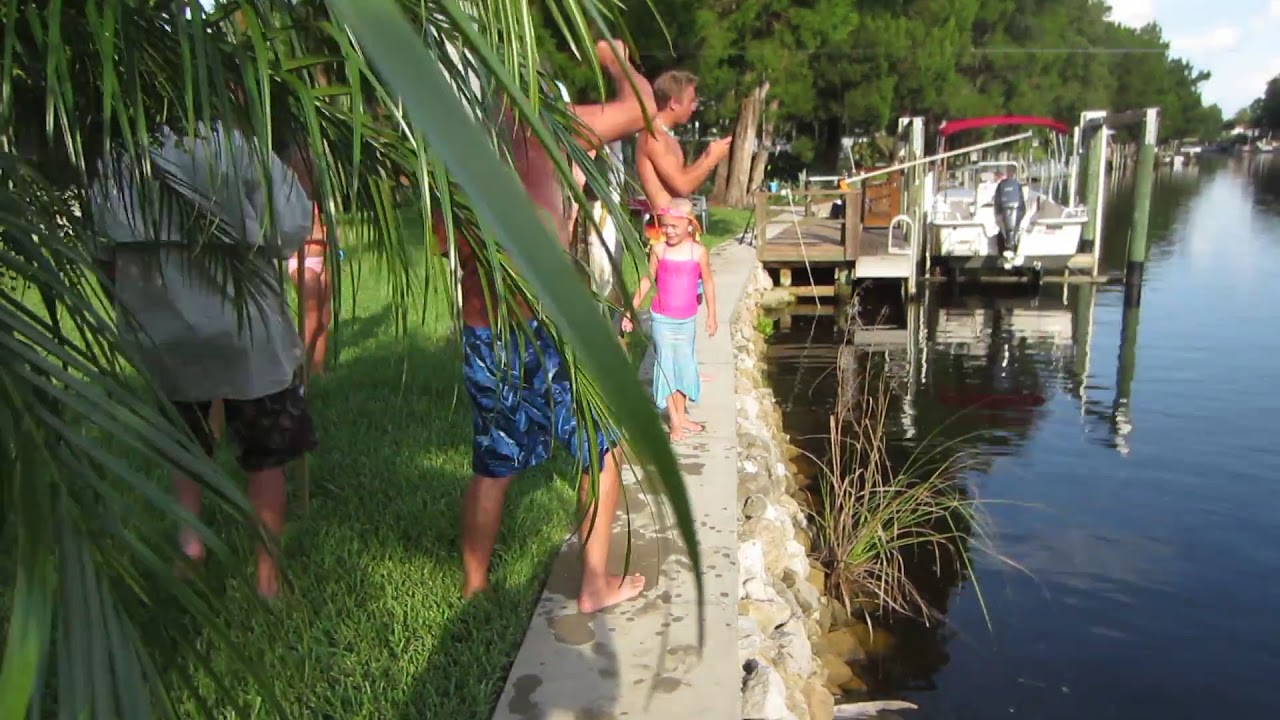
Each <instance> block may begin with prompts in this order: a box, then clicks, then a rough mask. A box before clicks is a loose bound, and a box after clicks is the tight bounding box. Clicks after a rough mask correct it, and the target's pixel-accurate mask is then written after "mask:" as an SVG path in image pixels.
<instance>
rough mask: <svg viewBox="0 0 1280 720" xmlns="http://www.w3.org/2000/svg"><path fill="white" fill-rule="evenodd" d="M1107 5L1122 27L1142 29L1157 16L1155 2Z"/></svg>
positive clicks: (1115, 0) (1117, 0) (1114, 0)
mask: <svg viewBox="0 0 1280 720" xmlns="http://www.w3.org/2000/svg"><path fill="white" fill-rule="evenodd" d="M1272 2H1273V4H1274V3H1280V0H1272ZM1107 4H1108V5H1110V6H1111V19H1112V20H1114V21H1116V22H1118V23H1120V24H1121V25H1129V26H1132V27H1141V26H1143V25H1146V24H1147V23H1149V22H1151V21H1152V20H1154V19H1155V16H1156V8H1155V0H1107Z"/></svg>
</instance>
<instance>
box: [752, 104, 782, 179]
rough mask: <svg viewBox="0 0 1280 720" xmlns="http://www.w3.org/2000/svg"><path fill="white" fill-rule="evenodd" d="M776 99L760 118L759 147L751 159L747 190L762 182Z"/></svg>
mask: <svg viewBox="0 0 1280 720" xmlns="http://www.w3.org/2000/svg"><path fill="white" fill-rule="evenodd" d="M777 117H778V101H777V100H776V99H775V100H773V101H771V102H770V103H769V111H768V112H766V113H765V115H764V117H763V118H761V120H760V123H761V128H760V147H759V148H758V149H757V150H756V156H755V158H754V159H753V160H752V161H751V179H750V182H748V183H747V189H748V190H754V189H756V188H758V187H760V186H761V185H762V184H763V183H764V169H765V166H766V165H768V164H769V152H770V150H771V148H773V130H774V127H775V126H776V125H777Z"/></svg>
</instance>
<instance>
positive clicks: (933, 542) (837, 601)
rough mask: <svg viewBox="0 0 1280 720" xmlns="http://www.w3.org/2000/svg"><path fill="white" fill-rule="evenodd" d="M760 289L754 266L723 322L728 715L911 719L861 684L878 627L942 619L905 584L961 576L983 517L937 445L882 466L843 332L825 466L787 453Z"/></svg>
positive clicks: (881, 407)
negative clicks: (733, 676)
mask: <svg viewBox="0 0 1280 720" xmlns="http://www.w3.org/2000/svg"><path fill="white" fill-rule="evenodd" d="M771 285H772V283H771V282H770V280H769V277H768V275H767V274H766V273H765V272H764V271H763V269H760V268H758V269H757V273H756V276H755V277H754V278H753V279H752V281H751V283H750V285H749V286H748V289H747V292H746V293H745V295H744V298H743V302H742V305H741V306H740V307H739V310H738V312H737V314H736V316H735V319H734V322H733V325H732V332H733V342H734V346H735V351H736V353H737V356H738V371H737V377H736V378H735V383H736V386H735V390H736V392H737V396H738V414H739V438H738V440H739V442H738V447H739V460H738V468H739V470H738V474H739V478H738V482H739V485H738V499H739V502H740V509H741V511H740V516H739V579H740V587H739V621H738V638H739V640H738V651H739V659H740V661H741V662H742V663H743V673H744V677H743V688H744V690H743V706H742V714H743V717H753V718H757V717H758V718H792V717H795V718H815V719H823V720H826V719H829V718H833V717H860V716H864V715H861V714H860V713H865V716H868V717H869V716H873V715H874V713H875V712H877V711H881V710H894V709H911V708H913V707H914V706H913V705H911V704H910V703H904V702H900V701H893V700H888V701H886V700H884V699H881V698H878V697H877V695H878V694H877V692H876V688H875V687H874V684H873V685H872V687H868V683H869V682H870V678H871V676H872V674H871V668H870V667H869V663H872V662H875V661H877V660H878V659H882V658H884V657H886V656H889V655H890V654H891V653H892V652H893V651H894V639H893V637H892V636H891V635H890V634H889V632H888V631H887V630H885V629H884V626H885V625H886V624H887V623H886V622H885V621H886V620H888V619H891V618H911V619H915V620H919V621H923V622H926V623H933V622H944V621H945V619H944V618H943V617H942V616H941V613H940V612H938V611H937V610H935V608H934V607H933V606H932V605H931V604H930V602H929V601H928V600H927V599H926V594H925V593H923V592H921V591H920V590H918V589H917V586H916V584H915V582H916V581H918V580H920V579H921V578H920V576H919V575H918V573H919V572H920V571H921V568H925V569H926V570H927V571H931V572H934V573H936V574H938V575H939V576H946V577H955V576H960V577H969V578H971V576H972V574H971V573H970V572H969V570H970V568H969V565H968V554H967V553H968V545H969V544H970V543H971V542H974V541H975V540H976V541H977V542H978V543H979V544H985V546H986V547H987V548H989V544H986V534H985V532H986V524H985V518H984V516H983V514H982V512H981V507H980V505H979V502H978V501H977V500H976V499H974V498H973V497H971V496H970V495H969V490H968V489H967V488H966V487H964V485H963V484H962V483H961V482H960V481H958V480H957V477H958V476H959V473H960V472H962V471H963V467H964V461H963V457H961V456H958V455H955V456H952V455H948V450H949V446H943V447H933V448H929V450H928V452H927V453H924V454H920V453H917V454H916V455H913V456H912V457H911V458H910V459H909V460H908V461H907V462H906V463H904V464H902V465H901V467H895V465H894V463H893V461H891V459H890V453H889V450H888V440H887V437H886V430H887V427H888V423H887V419H888V418H887V413H888V408H889V405H890V400H891V398H892V393H893V388H892V386H891V382H890V380H889V379H888V378H887V375H886V373H884V372H883V371H882V370H879V371H877V370H873V369H871V368H858V367H857V357H858V356H857V355H856V353H855V351H854V347H853V345H852V342H851V335H847V336H846V338H845V342H844V344H843V345H842V347H841V348H840V352H839V357H840V358H841V361H840V363H839V366H838V367H837V368H835V369H834V370H835V371H836V372H839V373H840V377H839V390H838V395H839V397H838V398H837V401H836V403H835V409H834V411H833V412H832V414H831V416H830V428H831V429H830V434H829V436H828V437H826V438H825V439H824V442H825V443H826V444H827V446H828V448H829V456H828V457H827V458H825V459H819V458H816V457H814V456H812V455H811V454H809V453H806V452H805V451H803V450H801V449H799V448H797V447H795V446H794V445H792V444H791V441H790V438H789V436H788V435H787V433H786V432H785V430H784V428H783V426H782V416H781V412H780V409H779V406H778V404H777V401H776V400H775V398H774V394H773V390H772V388H771V387H769V383H768V381H767V379H766V377H765V373H764V363H765V355H766V352H767V351H766V341H765V337H764V334H763V333H762V332H761V327H763V326H764V325H766V324H767V323H771V321H770V320H769V318H768V315H767V313H768V311H769V310H770V309H771V308H774V307H776V306H778V305H780V304H784V303H785V302H786V301H787V298H783V297H781V296H780V295H779V294H777V293H776V292H772V291H771ZM850 308H852V305H851V306H850ZM853 325H856V321H855V322H854V323H851V324H850V325H849V326H848V327H849V328H850V330H849V331H850V332H852V331H856V330H853V329H852V326H853ZM926 446H927V444H926ZM802 467H803V468H804V470H803V472H802V470H801V468H802ZM979 593H980V591H979Z"/></svg>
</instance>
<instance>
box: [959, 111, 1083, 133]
mask: <svg viewBox="0 0 1280 720" xmlns="http://www.w3.org/2000/svg"><path fill="white" fill-rule="evenodd" d="M993 125H1040V126H1041V127H1047V128H1050V129H1051V130H1053V131H1054V132H1056V133H1059V134H1062V135H1066V134H1067V132H1068V131H1069V128H1068V127H1067V126H1066V124H1065V123H1062V122H1058V121H1057V120H1054V119H1053V118H1044V117H1034V116H1032V115H995V116H992V117H980V118H967V119H964V120H944V121H942V125H941V126H940V127H939V128H938V134H939V135H941V136H942V137H947V136H948V135H951V134H954V133H958V132H961V131H963V130H972V129H974V128H981V127H992V126H993Z"/></svg>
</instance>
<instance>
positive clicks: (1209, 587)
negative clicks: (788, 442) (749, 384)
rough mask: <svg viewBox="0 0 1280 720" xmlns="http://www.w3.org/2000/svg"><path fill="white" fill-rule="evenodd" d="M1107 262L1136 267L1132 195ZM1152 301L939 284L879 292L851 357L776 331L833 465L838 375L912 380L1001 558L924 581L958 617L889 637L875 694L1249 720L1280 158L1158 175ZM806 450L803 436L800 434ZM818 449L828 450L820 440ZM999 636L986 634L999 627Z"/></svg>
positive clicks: (785, 394)
mask: <svg viewBox="0 0 1280 720" xmlns="http://www.w3.org/2000/svg"><path fill="white" fill-rule="evenodd" d="M1109 202H1110V206H1109V212H1108V217H1107V218H1105V219H1104V227H1105V233H1106V235H1105V236H1104V238H1105V239H1104V244H1103V250H1102V255H1103V262H1104V267H1105V268H1106V269H1107V270H1110V271H1118V270H1121V269H1123V267H1124V262H1125V259H1126V248H1125V246H1124V239H1125V238H1126V234H1127V231H1128V230H1127V228H1128V217H1129V215H1130V214H1131V211H1132V200H1131V197H1130V194H1129V190H1128V189H1127V188H1126V186H1125V185H1124V184H1123V183H1120V184H1118V185H1117V186H1116V187H1114V188H1113V189H1112V190H1111V193H1110V195H1109ZM1150 229H1151V235H1150V243H1149V247H1150V256H1149V264H1148V270H1147V275H1146V287H1145V289H1144V292H1143V303H1144V304H1143V307H1142V308H1141V310H1140V312H1138V311H1135V310H1133V309H1128V310H1127V309H1126V308H1125V307H1124V303H1123V302H1122V293H1121V292H1120V290H1119V288H1113V287H1102V288H1094V287H1091V286H1068V287H1063V286H1061V285H1059V286H1046V287H1045V288H1044V289H1043V290H1042V291H1041V292H1038V293H1035V294H1027V293H1025V292H1020V291H1017V290H1016V289H1012V288H987V289H984V290H983V291H982V292H981V293H980V294H965V295H960V296H957V295H954V294H952V293H951V292H949V291H946V290H945V289H944V288H942V287H939V286H932V285H930V286H927V288H926V289H925V291H924V292H925V293H926V294H925V297H924V298H923V302H921V303H920V304H919V305H917V306H912V307H903V306H902V305H901V303H900V302H898V301H897V299H896V293H895V292H892V291H891V292H886V293H884V295H883V296H882V297H877V296H876V293H875V292H874V291H872V292H869V293H867V294H865V295H864V296H863V298H862V301H863V302H862V305H861V308H862V309H861V316H860V320H861V322H862V323H863V325H864V327H862V328H861V329H859V330H858V331H857V332H856V333H855V334H854V344H853V345H852V346H851V347H850V348H848V349H846V350H844V351H843V352H841V350H840V349H839V348H840V345H839V341H840V339H841V338H842V337H843V335H844V333H843V331H842V330H841V328H840V327H839V326H838V323H837V322H836V319H835V317H833V316H832V315H831V311H830V310H827V309H823V308H812V307H809V308H803V309H801V310H799V311H797V312H793V313H790V314H788V315H786V316H780V317H778V318H777V319H776V321H775V326H776V332H775V334H774V336H773V337H772V338H771V341H770V343H771V358H770V363H769V371H770V374H771V379H772V382H773V385H774V388H775V392H776V395H777V397H778V398H779V401H780V402H781V404H782V405H783V414H784V423H785V425H786V426H787V429H788V431H789V432H790V433H792V435H793V437H795V438H796V439H798V440H799V441H800V444H806V443H807V444H808V446H809V448H810V449H812V448H817V449H818V450H819V451H820V449H821V447H822V444H823V443H824V442H825V433H826V423H827V415H828V413H829V412H830V410H831V408H832V407H833V405H834V403H835V402H836V399H837V393H838V385H837V383H836V377H835V374H836V373H835V369H836V367H837V366H838V365H840V364H841V363H843V364H845V365H846V366H848V365H850V364H853V365H856V366H857V367H859V368H869V369H874V368H879V367H883V368H885V372H887V373H890V374H892V375H893V376H894V377H895V378H897V383H896V385H897V388H898V392H897V395H896V401H895V402H896V404H895V406H894V407H893V412H892V413H891V416H890V417H891V427H890V428H889V431H890V434H891V437H892V439H893V441H894V443H895V447H896V448H898V449H899V451H900V452H901V453H903V454H905V453H906V452H909V451H910V450H911V449H913V448H914V449H918V448H920V447H928V446H930V445H934V446H937V445H942V444H943V443H950V446H949V447H950V449H951V450H954V451H960V452H964V453H967V454H968V455H969V456H970V457H972V458H973V459H974V460H975V461H976V462H975V464H974V466H973V467H972V468H971V469H970V470H969V471H968V472H966V473H965V474H964V475H963V476H962V477H958V478H957V482H961V483H963V484H964V485H965V486H967V487H968V488H970V489H971V490H972V491H973V492H974V494H976V495H978V496H980V497H987V498H995V499H997V500H998V501H1001V502H1000V504H998V505H995V506H992V507H991V509H990V511H991V513H992V515H993V516H994V518H993V520H994V523H995V527H996V529H997V531H998V532H999V537H998V539H997V547H998V548H999V549H1000V550H1001V552H1003V553H1006V554H1007V555H1008V556H1009V557H1011V558H1012V559H1014V560H1016V561H1017V562H1018V563H1019V564H1020V565H1022V566H1023V567H1025V568H1026V569H1027V570H1028V571H1029V572H1028V573H1023V572H1021V571H1016V570H1011V569H1010V568H1009V567H1008V566H1006V565H1002V564H1001V563H999V562H997V561H993V560H990V559H984V558H983V557H982V556H981V554H980V553H977V554H975V555H976V556H975V557H974V558H973V559H974V561H975V568H976V575H977V576H978V578H979V580H980V581H981V584H982V587H983V599H982V603H979V601H978V598H977V594H976V593H975V592H974V590H973V586H972V585H971V583H970V579H969V578H965V577H949V578H946V579H944V581H943V582H940V583H937V584H936V585H935V586H934V587H931V588H929V589H930V592H931V593H932V596H931V599H933V601H934V602H936V603H938V604H939V606H940V607H941V608H943V609H944V610H945V611H946V612H947V613H948V615H949V620H950V624H948V625H947V626H946V627H944V628H938V627H932V628H924V627H921V626H919V625H915V624H898V625H895V626H894V627H893V628H891V634H892V635H893V637H895V638H896V648H897V649H896V650H895V652H893V653H891V654H890V655H889V656H888V657H887V658H886V659H885V660H884V661H883V662H881V663H880V664H879V665H878V666H877V667H876V668H875V672H876V675H875V677H873V678H870V679H872V680H878V681H879V683H878V687H879V689H880V690H881V691H883V692H884V693H886V694H890V695H895V696H903V695H905V696H906V697H908V699H911V700H912V701H913V702H917V703H918V704H920V705H921V710H920V711H919V712H918V713H915V714H914V716H915V717H919V718H922V719H928V718H981V717H992V716H995V715H997V714H999V715H1000V716H1005V715H1010V714H1012V715H1014V716H1019V715H1020V716H1026V717H1037V718H1053V719H1055V720H1056V719H1058V718H1062V719H1064V720H1065V719H1066V718H1077V717H1091V718H1102V717H1116V718H1128V717H1195V718H1201V717H1204V718H1209V717H1236V716H1242V715H1244V716H1252V715H1262V714H1263V713H1265V712H1266V708H1268V707H1272V706H1273V705H1274V698H1273V697H1272V695H1273V694H1272V693H1271V692H1270V683H1271V682H1272V681H1273V680H1274V677H1275V676H1276V674H1277V673H1280V655H1278V654H1277V653H1276V652H1275V638H1276V637H1280V584H1276V583H1273V582H1269V581H1268V580H1269V579H1270V578H1271V577H1274V576H1275V575H1277V574H1280V550H1277V548H1280V515H1278V514H1277V513H1276V512H1275V507H1276V503H1277V493H1278V492H1280V491H1278V490H1277V486H1276V481H1275V479H1276V478H1277V477H1280V455H1278V454H1277V453H1275V451H1274V447H1275V441H1274V430H1273V429H1272V423H1270V422H1268V421H1269V420H1270V419H1271V418H1274V417H1276V416H1277V415H1280V392H1277V391H1276V388H1277V387H1280V363H1277V362H1275V358H1276V357H1277V356H1280V334H1277V333H1276V332H1275V327H1276V315H1277V308H1278V307H1280V283H1277V282H1275V277H1276V276H1277V275H1280V162H1277V161H1276V160H1274V158H1256V157H1255V158H1216V159H1212V158H1207V159H1206V160H1205V161H1204V163H1203V164H1202V165H1200V166H1196V167H1191V168H1182V169H1162V170H1161V171H1160V173H1159V174H1158V176H1157V186H1156V198H1155V203H1154V204H1153V206H1152V208H1151V223H1150ZM806 435H807V436H811V437H809V438H808V439H807V440H806V439H804V438H803V436H806ZM811 451H812V450H811ZM988 620H989V621H990V623H991V625H990V626H988V625H987V622H988Z"/></svg>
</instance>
